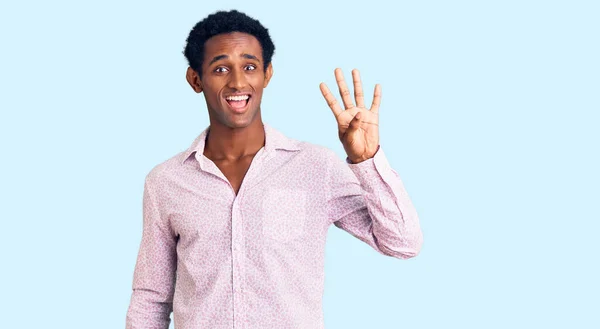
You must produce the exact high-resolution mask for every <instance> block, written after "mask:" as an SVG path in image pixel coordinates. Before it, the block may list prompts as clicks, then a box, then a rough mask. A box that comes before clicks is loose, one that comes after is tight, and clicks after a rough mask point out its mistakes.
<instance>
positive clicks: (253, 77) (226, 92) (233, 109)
mask: <svg viewBox="0 0 600 329" xmlns="http://www.w3.org/2000/svg"><path fill="white" fill-rule="evenodd" d="M272 74H273V69H272V67H271V65H269V67H268V69H267V72H266V73H265V70H264V60H263V58H262V47H261V46H260V42H258V40H257V39H256V38H255V37H254V36H252V35H250V34H246V33H240V32H233V33H228V34H220V35H216V36H214V37H212V38H210V39H208V40H207V41H206V43H205V45H204V61H203V63H202V78H201V79H200V78H199V77H198V76H197V74H196V72H194V71H193V70H192V69H191V68H188V73H187V79H188V82H189V83H190V85H191V86H192V88H193V89H194V90H195V91H196V92H198V93H199V92H204V97H205V98H206V105H207V107H208V112H209V116H210V119H211V124H215V123H218V124H222V125H224V126H226V127H229V128H243V127H247V126H248V125H250V124H251V123H252V122H253V121H254V120H255V119H257V118H260V102H261V98H262V92H263V89H264V88H265V87H266V86H267V84H268V83H269V80H270V79H271V75H272Z"/></svg>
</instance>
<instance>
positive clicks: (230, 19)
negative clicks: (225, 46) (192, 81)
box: [183, 10, 275, 77]
mask: <svg viewBox="0 0 600 329" xmlns="http://www.w3.org/2000/svg"><path fill="white" fill-rule="evenodd" d="M231 32H242V33H248V34H250V35H252V36H254V37H255V38H256V39H258V42H259V43H260V45H261V47H262V57H263V62H264V70H265V72H266V70H267V67H268V66H269V63H271V58H272V57H273V54H274V53H275V45H274V44H273V40H271V37H270V36H269V30H268V29H267V28H265V27H264V26H263V25H262V24H261V23H260V22H259V21H258V20H256V19H254V18H252V17H250V16H248V15H246V14H244V13H242V12H239V11H237V10H230V11H217V12H215V13H213V14H210V15H208V16H207V17H206V18H205V19H203V20H201V21H200V22H198V23H197V24H196V25H195V26H194V28H193V29H192V30H191V31H190V34H189V35H188V38H187V40H186V45H185V50H184V51H183V54H184V55H185V58H186V59H187V61H188V64H189V66H190V67H191V68H192V69H193V70H194V71H196V72H197V73H198V75H199V76H200V77H202V62H203V60H204V44H205V43H206V40H208V39H210V38H212V37H214V36H215V35H219V34H226V33H231Z"/></svg>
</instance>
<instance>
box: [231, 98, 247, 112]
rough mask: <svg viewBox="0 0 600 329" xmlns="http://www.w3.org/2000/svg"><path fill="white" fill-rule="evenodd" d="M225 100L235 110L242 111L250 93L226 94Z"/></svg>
mask: <svg viewBox="0 0 600 329" xmlns="http://www.w3.org/2000/svg"><path fill="white" fill-rule="evenodd" d="M225 101H226V102H227V104H229V107H231V109H233V110H234V111H236V112H243V111H244V110H245V109H246V106H247V105H248V102H249V101H250V95H239V96H227V97H225Z"/></svg>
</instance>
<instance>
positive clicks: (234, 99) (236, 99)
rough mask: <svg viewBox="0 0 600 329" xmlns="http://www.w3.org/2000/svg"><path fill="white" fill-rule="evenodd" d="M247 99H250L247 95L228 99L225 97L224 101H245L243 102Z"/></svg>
mask: <svg viewBox="0 0 600 329" xmlns="http://www.w3.org/2000/svg"><path fill="white" fill-rule="evenodd" d="M248 98H250V96H248V95H242V96H228V97H225V99H226V100H228V101H245V100H247V99H248Z"/></svg>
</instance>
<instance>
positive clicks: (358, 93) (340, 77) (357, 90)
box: [319, 68, 381, 117]
mask: <svg viewBox="0 0 600 329" xmlns="http://www.w3.org/2000/svg"><path fill="white" fill-rule="evenodd" d="M334 73H335V80H336V82H337V84H338V88H339V92H340V95H341V96H342V102H343V103H344V107H345V109H349V108H352V107H354V104H353V102H352V97H351V96H350V91H349V90H348V86H347V85H346V81H345V79H344V74H343V73H342V70H341V69H340V68H336V69H335V71H334ZM352 81H353V83H354V98H355V100H356V106H357V107H360V108H365V105H364V93H363V90H362V82H361V81H360V73H359V71H358V70H357V69H354V70H352ZM319 87H320V88H321V93H322V94H323V97H325V100H326V101H327V104H328V105H329V107H330V108H331V110H332V111H333V113H334V115H335V116H336V117H337V116H338V115H339V114H340V113H341V112H342V111H343V109H342V108H341V107H340V104H339V103H338V101H337V100H336V99H335V96H333V94H332V93H331V91H330V90H329V88H328V87H327V85H326V84H325V83H321V84H320V86H319ZM380 103H381V85H379V84H376V85H375V92H374V95H373V103H372V104H371V109H370V110H371V111H373V112H375V113H379V104H380Z"/></svg>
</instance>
